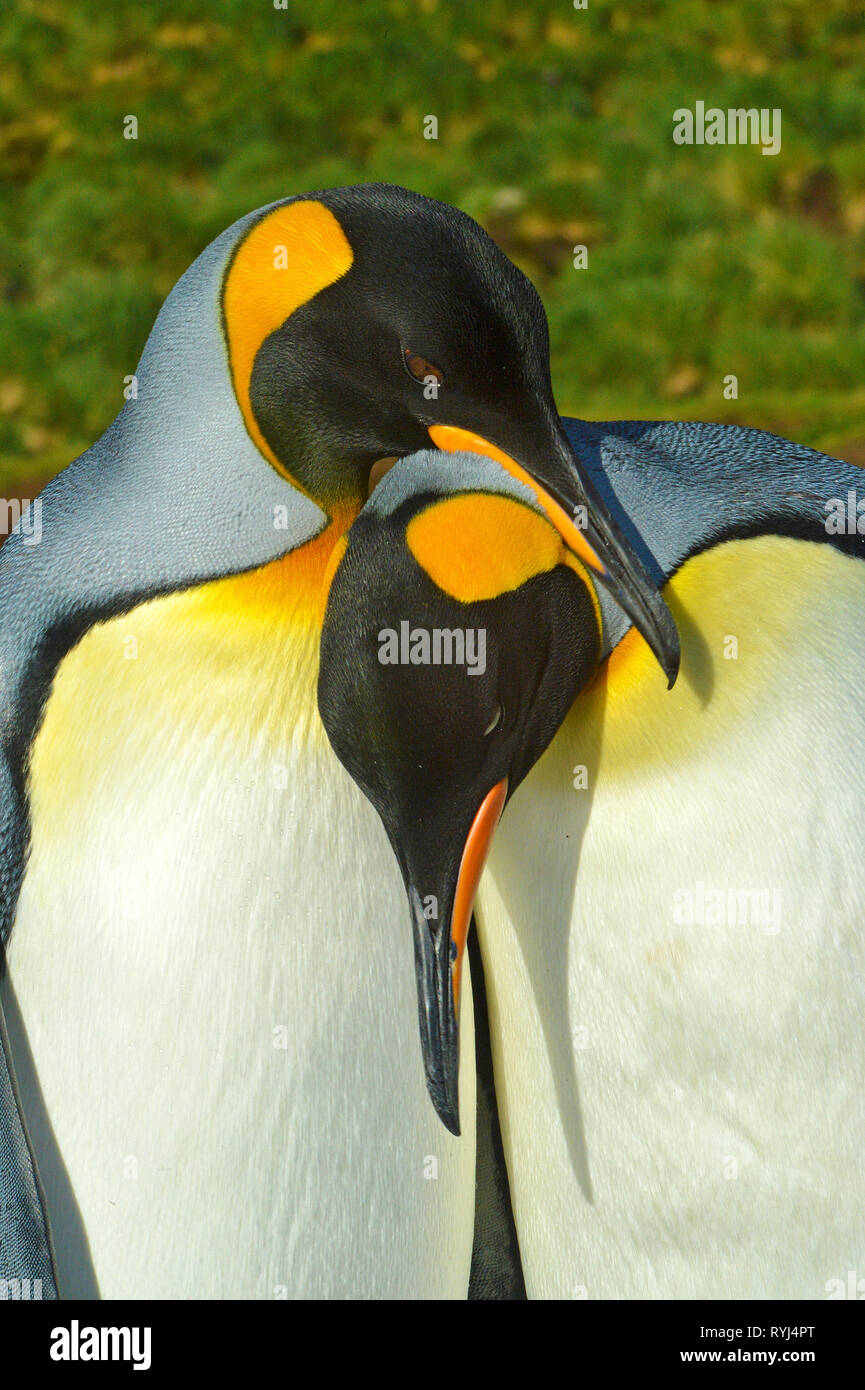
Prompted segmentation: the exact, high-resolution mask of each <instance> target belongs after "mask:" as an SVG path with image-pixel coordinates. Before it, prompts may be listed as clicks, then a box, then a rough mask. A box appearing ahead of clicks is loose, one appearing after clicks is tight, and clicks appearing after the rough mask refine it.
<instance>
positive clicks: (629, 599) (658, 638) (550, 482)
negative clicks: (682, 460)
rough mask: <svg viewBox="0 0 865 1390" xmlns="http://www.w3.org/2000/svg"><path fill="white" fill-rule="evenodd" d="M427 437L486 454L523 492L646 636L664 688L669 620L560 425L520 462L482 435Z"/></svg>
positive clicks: (437, 433) (453, 430)
mask: <svg viewBox="0 0 865 1390" xmlns="http://www.w3.org/2000/svg"><path fill="white" fill-rule="evenodd" d="M544 433H547V431H546V430H544ZM429 435H430V438H431V439H432V441H433V443H434V444H435V446H436V448H438V449H444V450H445V451H446V452H455V451H462V450H466V451H468V452H469V453H474V454H486V455H487V456H488V457H489V458H492V459H495V460H496V462H497V463H500V464H501V465H502V467H503V468H505V469H507V471H508V472H509V473H510V474H512V476H513V477H515V478H518V479H519V481H520V482H521V483H525V484H526V486H527V487H529V488H531V490H532V492H533V493H534V494H535V497H536V498H537V500H538V502H539V503H540V505H541V507H542V508H543V510H544V511H545V512H546V514H547V516H548V517H549V519H550V521H551V522H552V524H553V526H555V528H556V530H557V531H558V532H559V534H560V535H561V537H562V539H563V540H564V542H565V544H566V545H567V546H568V548H569V549H570V550H572V551H573V553H574V554H575V555H576V556H577V558H578V559H579V560H582V562H583V564H584V565H586V567H587V568H588V569H589V570H590V571H591V573H592V574H593V575H594V576H595V577H596V578H597V579H598V580H599V581H600V583H601V584H603V585H604V587H605V588H606V589H608V590H609V592H610V593H611V594H612V596H613V598H614V599H615V600H616V602H617V603H618V605H619V607H620V608H622V609H623V611H624V612H625V613H626V614H627V616H628V617H629V618H630V619H631V622H632V623H633V624H634V626H635V627H636V628H637V630H638V632H640V633H641V634H642V636H643V637H644V638H645V639H646V641H647V642H648V644H649V646H650V647H651V649H652V651H653V652H654V654H655V656H656V658H657V660H658V663H659V665H660V667H661V669H662V671H663V672H664V674H665V675H666V677H667V684H668V686H669V687H670V688H672V686H673V684H674V683H675V680H676V676H677V675H678V671H679V660H680V651H679V634H678V631H677V628H676V624H675V621H674V619H673V615H672V614H671V612H670V610H669V608H668V607H667V605H666V604H665V602H664V600H663V598H662V597H661V595H660V594H659V592H658V589H657V586H656V585H655V584H653V583H652V581H651V579H650V578H649V576H648V574H647V573H646V570H645V569H644V567H643V565H642V563H641V561H640V559H639V557H638V556H637V554H636V553H635V551H634V549H633V547H632V546H631V545H629V543H628V542H627V541H626V539H625V537H624V536H623V535H622V533H621V531H620V530H619V528H618V526H617V525H616V522H615V520H614V519H613V517H612V516H611V514H610V512H609V510H608V508H607V506H606V503H605V502H604V501H603V499H602V498H601V496H600V494H599V493H598V492H597V490H596V488H595V487H594V484H593V483H592V482H591V480H590V479H589V478H588V477H587V476H586V473H585V469H583V468H581V467H580V465H579V463H578V460H577V457H576V455H575V454H574V451H573V449H572V448H571V446H570V443H569V442H568V438H567V435H566V434H565V432H564V430H563V429H562V427H561V425H557V427H555V428H554V429H553V431H552V440H551V441H550V442H549V443H546V444H545V445H544V447H543V448H542V450H541V451H540V453H538V451H537V450H535V449H532V448H530V447H529V448H526V449H522V450H520V451H519V452H520V453H522V454H524V455H525V458H526V462H525V463H521V462H519V461H518V459H516V458H514V457H513V456H512V455H511V454H508V453H505V451H504V450H503V449H500V448H499V446H498V445H497V444H493V443H491V441H490V440H488V439H486V438H484V436H483V435H480V434H474V433H473V432H472V431H471V430H465V429H462V428H461V427H459V426H456V425H430V426H429ZM578 508H583V509H585V512H586V516H587V522H586V526H585V529H581V528H580V527H578V526H577V525H576V523H575V521H574V515H575V514H576V512H577V509H578Z"/></svg>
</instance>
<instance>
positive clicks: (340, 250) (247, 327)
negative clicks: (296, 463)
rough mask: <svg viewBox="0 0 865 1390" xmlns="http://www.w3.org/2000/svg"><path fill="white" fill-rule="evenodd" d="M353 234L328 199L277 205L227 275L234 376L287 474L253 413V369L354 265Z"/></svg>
mask: <svg viewBox="0 0 865 1390" xmlns="http://www.w3.org/2000/svg"><path fill="white" fill-rule="evenodd" d="M353 260H354V254H353V252H352V249H351V246H350V245H349V243H348V240H347V238H346V235H345V232H344V231H343V230H342V227H341V226H340V225H339V222H338V221H337V219H336V218H335V217H334V215H333V213H332V212H331V211H330V209H329V208H326V207H325V206H324V204H323V203H318V202H315V201H314V200H312V201H301V202H298V203H288V204H287V205H286V206H284V207H278V208H274V210H273V212H269V213H268V214H267V215H266V216H265V217H263V218H262V219H261V221H260V222H256V224H255V226H254V227H253V228H252V229H251V231H250V232H249V233H248V234H247V236H246V237H245V238H244V239H243V241H241V242H240V244H239V246H238V247H237V250H236V251H235V254H234V258H233V260H232V261H231V264H230V266H229V268H228V273H227V275H226V277H225V285H224V287H223V294H222V307H223V313H224V314H225V327H226V335H227V338H228V358H229V364H230V367H231V379H232V383H233V385H234V391H235V394H236V396H237V400H238V404H239V405H240V409H241V413H242V414H243V418H244V420H245V422H246V428H247V429H248V430H249V433H250V435H251V437H252V439H253V440H254V441H255V443H256V445H257V446H258V448H259V449H260V450H261V452H262V453H263V454H264V456H265V458H268V459H269V460H270V462H271V463H272V464H273V465H274V467H275V468H276V469H277V470H278V471H279V472H280V473H282V474H283V476H285V469H284V468H283V467H282V465H281V464H280V462H279V460H278V459H277V458H276V456H275V454H274V453H273V450H272V449H271V448H270V446H269V444H268V443H267V441H266V439H265V438H264V435H263V434H262V433H261V430H260V429H259V427H258V422H257V421H256V419H255V416H254V415H253V413H252V405H251V402H250V397H249V386H250V381H251V379H252V368H253V365H254V363H255V358H256V355H257V353H258V350H259V348H260V347H261V345H262V343H263V342H264V340H265V338H267V337H269V336H270V334H271V333H273V332H274V331H275V330H276V329H277V328H279V327H280V326H281V325H282V324H283V323H285V320H286V319H287V318H288V317H289V315H290V314H293V313H294V311H295V309H298V308H299V307H300V305H301V304H306V303H307V302H308V300H310V299H312V298H313V296H314V295H316V294H318V292H319V290H323V289H325V288H326V287H327V286H328V285H332V284H333V283H334V281H335V280H338V279H339V278H340V276H341V275H345V273H346V271H347V270H348V269H349V268H350V267H351V264H352V261H353Z"/></svg>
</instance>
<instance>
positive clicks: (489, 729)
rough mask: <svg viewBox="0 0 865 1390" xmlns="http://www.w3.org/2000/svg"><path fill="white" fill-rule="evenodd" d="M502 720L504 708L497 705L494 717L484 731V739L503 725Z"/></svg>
mask: <svg viewBox="0 0 865 1390" xmlns="http://www.w3.org/2000/svg"><path fill="white" fill-rule="evenodd" d="M501 719H502V707H501V705H496V707H495V709H494V710H493V717H492V719H491V720H490V722H489V724H488V725H487V727H486V728H485V729H484V737H486V735H487V734H491V733H492V731H493V729H497V728H498V726H499V724H500V723H501Z"/></svg>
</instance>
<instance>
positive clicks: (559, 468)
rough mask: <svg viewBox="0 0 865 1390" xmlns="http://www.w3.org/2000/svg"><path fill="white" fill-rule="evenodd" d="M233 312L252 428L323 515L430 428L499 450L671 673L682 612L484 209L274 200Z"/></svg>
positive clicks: (244, 261)
mask: <svg viewBox="0 0 865 1390" xmlns="http://www.w3.org/2000/svg"><path fill="white" fill-rule="evenodd" d="M222 317H223V328H224V334H225V338H226V342H227V346H228V358H229V365H230V370H231V377H232V383H233V387H234V391H235V395H236V398H237V401H238V404H239V406H240V409H241V412H242V414H243V417H244V420H245V423H246V426H247V429H248V431H249V433H250V435H251V436H252V438H253V439H254V440H255V442H256V443H257V444H258V446H259V448H260V450H261V452H262V453H263V454H264V455H265V456H266V457H267V458H268V459H269V460H270V462H271V463H272V464H273V466H274V467H276V468H277V469H278V470H279V471H280V472H282V473H283V474H284V475H285V476H287V477H288V478H289V479H290V480H291V481H292V482H294V483H295V484H296V485H297V486H299V487H300V488H301V489H302V490H303V491H304V492H306V493H307V494H308V495H309V496H310V497H311V498H312V499H313V500H314V501H316V502H317V503H318V504H319V505H320V506H321V507H322V508H323V509H324V511H325V512H326V513H328V514H329V515H335V514H337V513H341V514H343V515H345V516H346V517H347V518H351V517H352V516H353V515H355V514H356V512H357V510H358V508H359V507H360V506H361V505H362V503H363V501H364V500H365V498H366V496H367V493H368V491H369V487H370V477H371V473H372V475H373V477H374V476H375V474H374V473H373V470H374V469H376V468H377V466H378V464H379V461H380V460H382V459H387V460H391V459H394V458H401V457H405V456H407V455H410V454H413V453H415V452H416V451H418V450H423V449H427V448H429V446H430V444H431V443H432V444H435V445H436V446H437V447H438V448H439V449H443V450H449V451H459V450H471V451H472V452H474V453H478V454H485V455H489V456H491V457H493V458H495V459H496V460H497V461H498V462H499V463H500V464H501V465H502V466H503V467H504V468H505V469H506V470H508V471H509V472H510V473H511V474H512V475H513V476H515V477H517V478H519V479H520V480H521V481H523V482H524V483H525V484H526V485H527V486H528V487H529V488H530V489H531V490H532V491H533V492H534V495H535V497H536V499H537V501H538V502H539V504H540V506H541V508H542V509H543V510H544V511H545V513H546V514H547V516H548V517H549V519H550V520H551V522H552V524H553V526H554V527H555V528H556V529H557V530H558V531H559V533H560V535H561V536H562V537H563V538H564V540H565V542H566V544H567V545H568V546H569V547H570V548H571V549H572V550H573V551H574V553H575V554H576V555H577V556H578V557H579V558H580V559H581V560H582V561H583V563H584V564H585V565H586V566H587V567H588V568H590V569H591V570H592V571H593V572H594V573H595V575H596V576H597V577H598V579H599V580H600V582H601V583H603V584H605V585H607V587H608V588H609V589H610V591H611V592H612V594H613V597H614V598H615V599H616V600H617V602H618V603H619V604H620V606H621V607H622V608H623V609H624V610H625V612H626V613H627V614H628V616H629V617H630V618H631V619H632V621H633V622H634V623H635V625H636V626H637V627H638V629H639V630H640V631H641V632H642V633H643V634H644V636H645V637H646V639H647V641H648V642H649V644H650V645H651V646H652V648H653V650H654V651H655V653H656V655H657V656H658V659H659V661H660V663H661V665H662V667H663V669H664V670H665V672H666V673H667V676H668V679H669V681H670V683H672V680H673V679H674V677H675V673H676V669H677V665H678V638H677V634H676V629H675V624H674V623H673V620H672V617H671V616H670V614H669V612H668V610H667V609H666V607H665V605H664V603H663V600H662V599H661V597H660V595H659V594H658V592H657V589H656V587H655V585H654V584H653V583H652V582H651V580H650V579H649V577H648V575H647V574H646V572H645V570H644V568H643V566H642V563H641V561H640V560H639V558H638V556H637V555H636V553H635V551H634V550H633V548H632V547H631V545H630V544H629V542H627V541H626V540H625V538H624V537H623V535H622V533H621V531H620V530H619V528H618V527H617V525H616V523H615V521H614V520H613V518H612V516H611V514H610V512H609V510H608V508H607V506H606V504H605V502H604V501H603V500H602V498H601V496H600V495H599V493H597V491H596V490H595V487H594V484H593V483H592V481H591V478H590V476H589V474H588V472H587V470H586V468H585V467H584V466H583V464H582V463H581V461H580V460H579V459H578V458H577V457H576V456H575V454H574V452H573V450H572V449H571V446H570V444H569V442H568V439H567V436H566V434H565V432H564V429H563V426H562V424H561V421H560V419H559V416H558V413H557V411H556V407H555V402H554V400H553V394H552V386H551V382H550V371H549V337H548V331H547V322H546V315H545V313H544V310H543V306H542V304H541V301H540V299H539V297H538V295H537V293H536V291H535V289H534V288H533V286H532V285H531V283H530V282H529V281H528V280H527V279H526V277H525V276H524V275H523V274H522V273H521V272H520V271H519V270H517V268H516V267H515V266H514V265H513V264H512V263H511V262H510V261H509V260H508V258H507V257H506V256H505V255H504V254H503V253H502V252H501V251H500V250H499V249H498V247H497V246H496V245H495V243H494V242H493V241H492V240H491V239H490V238H489V237H488V236H487V235H486V233H485V232H484V231H483V230H482V228H481V227H479V226H478V224H477V223H476V222H474V221H473V220H472V219H471V218H470V217H467V216H466V215H465V214H463V213H461V212H459V211H457V210H456V209H455V208H452V207H449V206H447V205H446V204H444V203H439V202H436V201H434V200H433V199H430V198H424V197H421V196H420V195H418V194H414V193H410V192H408V191H407V190H405V189H401V188H396V187H391V186H389V185H382V184H367V185H361V186H358V187H353V188H340V189H331V190H329V191H326V192H322V193H316V194H310V195H305V196H303V197H300V198H295V199H292V200H290V201H288V202H286V203H282V204H279V205H277V206H275V207H272V208H270V209H264V210H263V212H262V214H261V216H260V217H259V218H258V219H257V220H254V221H253V222H251V223H249V222H247V224H246V225H245V227H244V230H243V232H242V233H241V235H240V236H239V237H238V240H237V243H236V245H235V246H234V248H233V252H232V254H231V256H230V258H229V261H228V264H227V266H226V270H225V275H224V280H223V287H222Z"/></svg>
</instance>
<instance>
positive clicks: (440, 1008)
mask: <svg viewBox="0 0 865 1390" xmlns="http://www.w3.org/2000/svg"><path fill="white" fill-rule="evenodd" d="M507 795H508V782H507V778H505V779H503V780H502V781H501V782H497V783H496V785H495V786H494V787H493V788H492V789H491V790H490V791H489V792H487V795H486V796H485V797H484V799H483V801H482V802H481V804H480V807H479V808H478V810H477V812H476V814H475V817H474V820H473V821H472V824H471V829H470V830H469V833H468V835H467V836H466V839H465V843H464V844H463V846H462V852H461V854H459V869H458V872H457V874H456V879H455V882H452V883H449V884H445V885H444V892H442V893H441V894H440V895H437V904H436V907H435V908H433V906H432V903H431V898H430V896H428V895H426V894H421V892H420V890H419V887H418V884H419V882H420V876H419V875H417V874H415V873H414V872H413V871H412V869H411V868H410V867H406V868H405V869H404V870H403V875H404V878H405V885H406V891H407V893H408V898H409V904H410V906H411V914H412V926H413V929H414V951H415V971H416V975H417V995H418V1019H419V1022H420V1040H421V1051H422V1053H423V1063H424V1072H425V1074H426V1084H427V1089H428V1091H429V1094H430V1099H431V1100H432V1103H433V1105H434V1107H435V1111H436V1114H437V1115H438V1116H439V1118H440V1119H441V1121H442V1123H443V1124H444V1125H445V1126H446V1128H447V1129H449V1130H450V1132H451V1134H459V1132H460V1120H459V1011H460V983H461V978H462V964H463V955H464V953H465V946H466V938H467V936H468V931H469V926H470V924H471V919H472V905H473V903H474V900H475V893H476V892H477V887H478V884H479V882H480V878H481V874H482V873H483V868H484V864H485V863H486V858H487V854H488V853H489V848H490V845H491V843H492V838H493V835H494V834H495V829H496V826H497V825H498V823H499V817H500V816H501V814H502V810H503V809H504V804H505V801H506V800H507ZM430 848H431V847H430V846H429V845H427V846H424V849H423V851H422V854H419V855H418V856H415V855H413V854H412V852H411V849H410V848H409V847H405V855H404V858H402V861H401V862H403V863H405V864H406V865H407V866H410V864H411V861H412V859H414V858H415V857H417V858H418V859H421V858H422V859H428V858H429V855H430ZM433 854H435V849H434V848H433ZM436 857H438V856H436ZM441 857H442V858H443V859H444V860H445V861H446V862H451V856H450V855H448V854H447V852H445V853H444V854H443V855H442V856H441ZM456 857H457V856H456V855H454V856H453V859H454V861H455V860H456ZM433 912H436V913H437V915H433Z"/></svg>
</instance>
